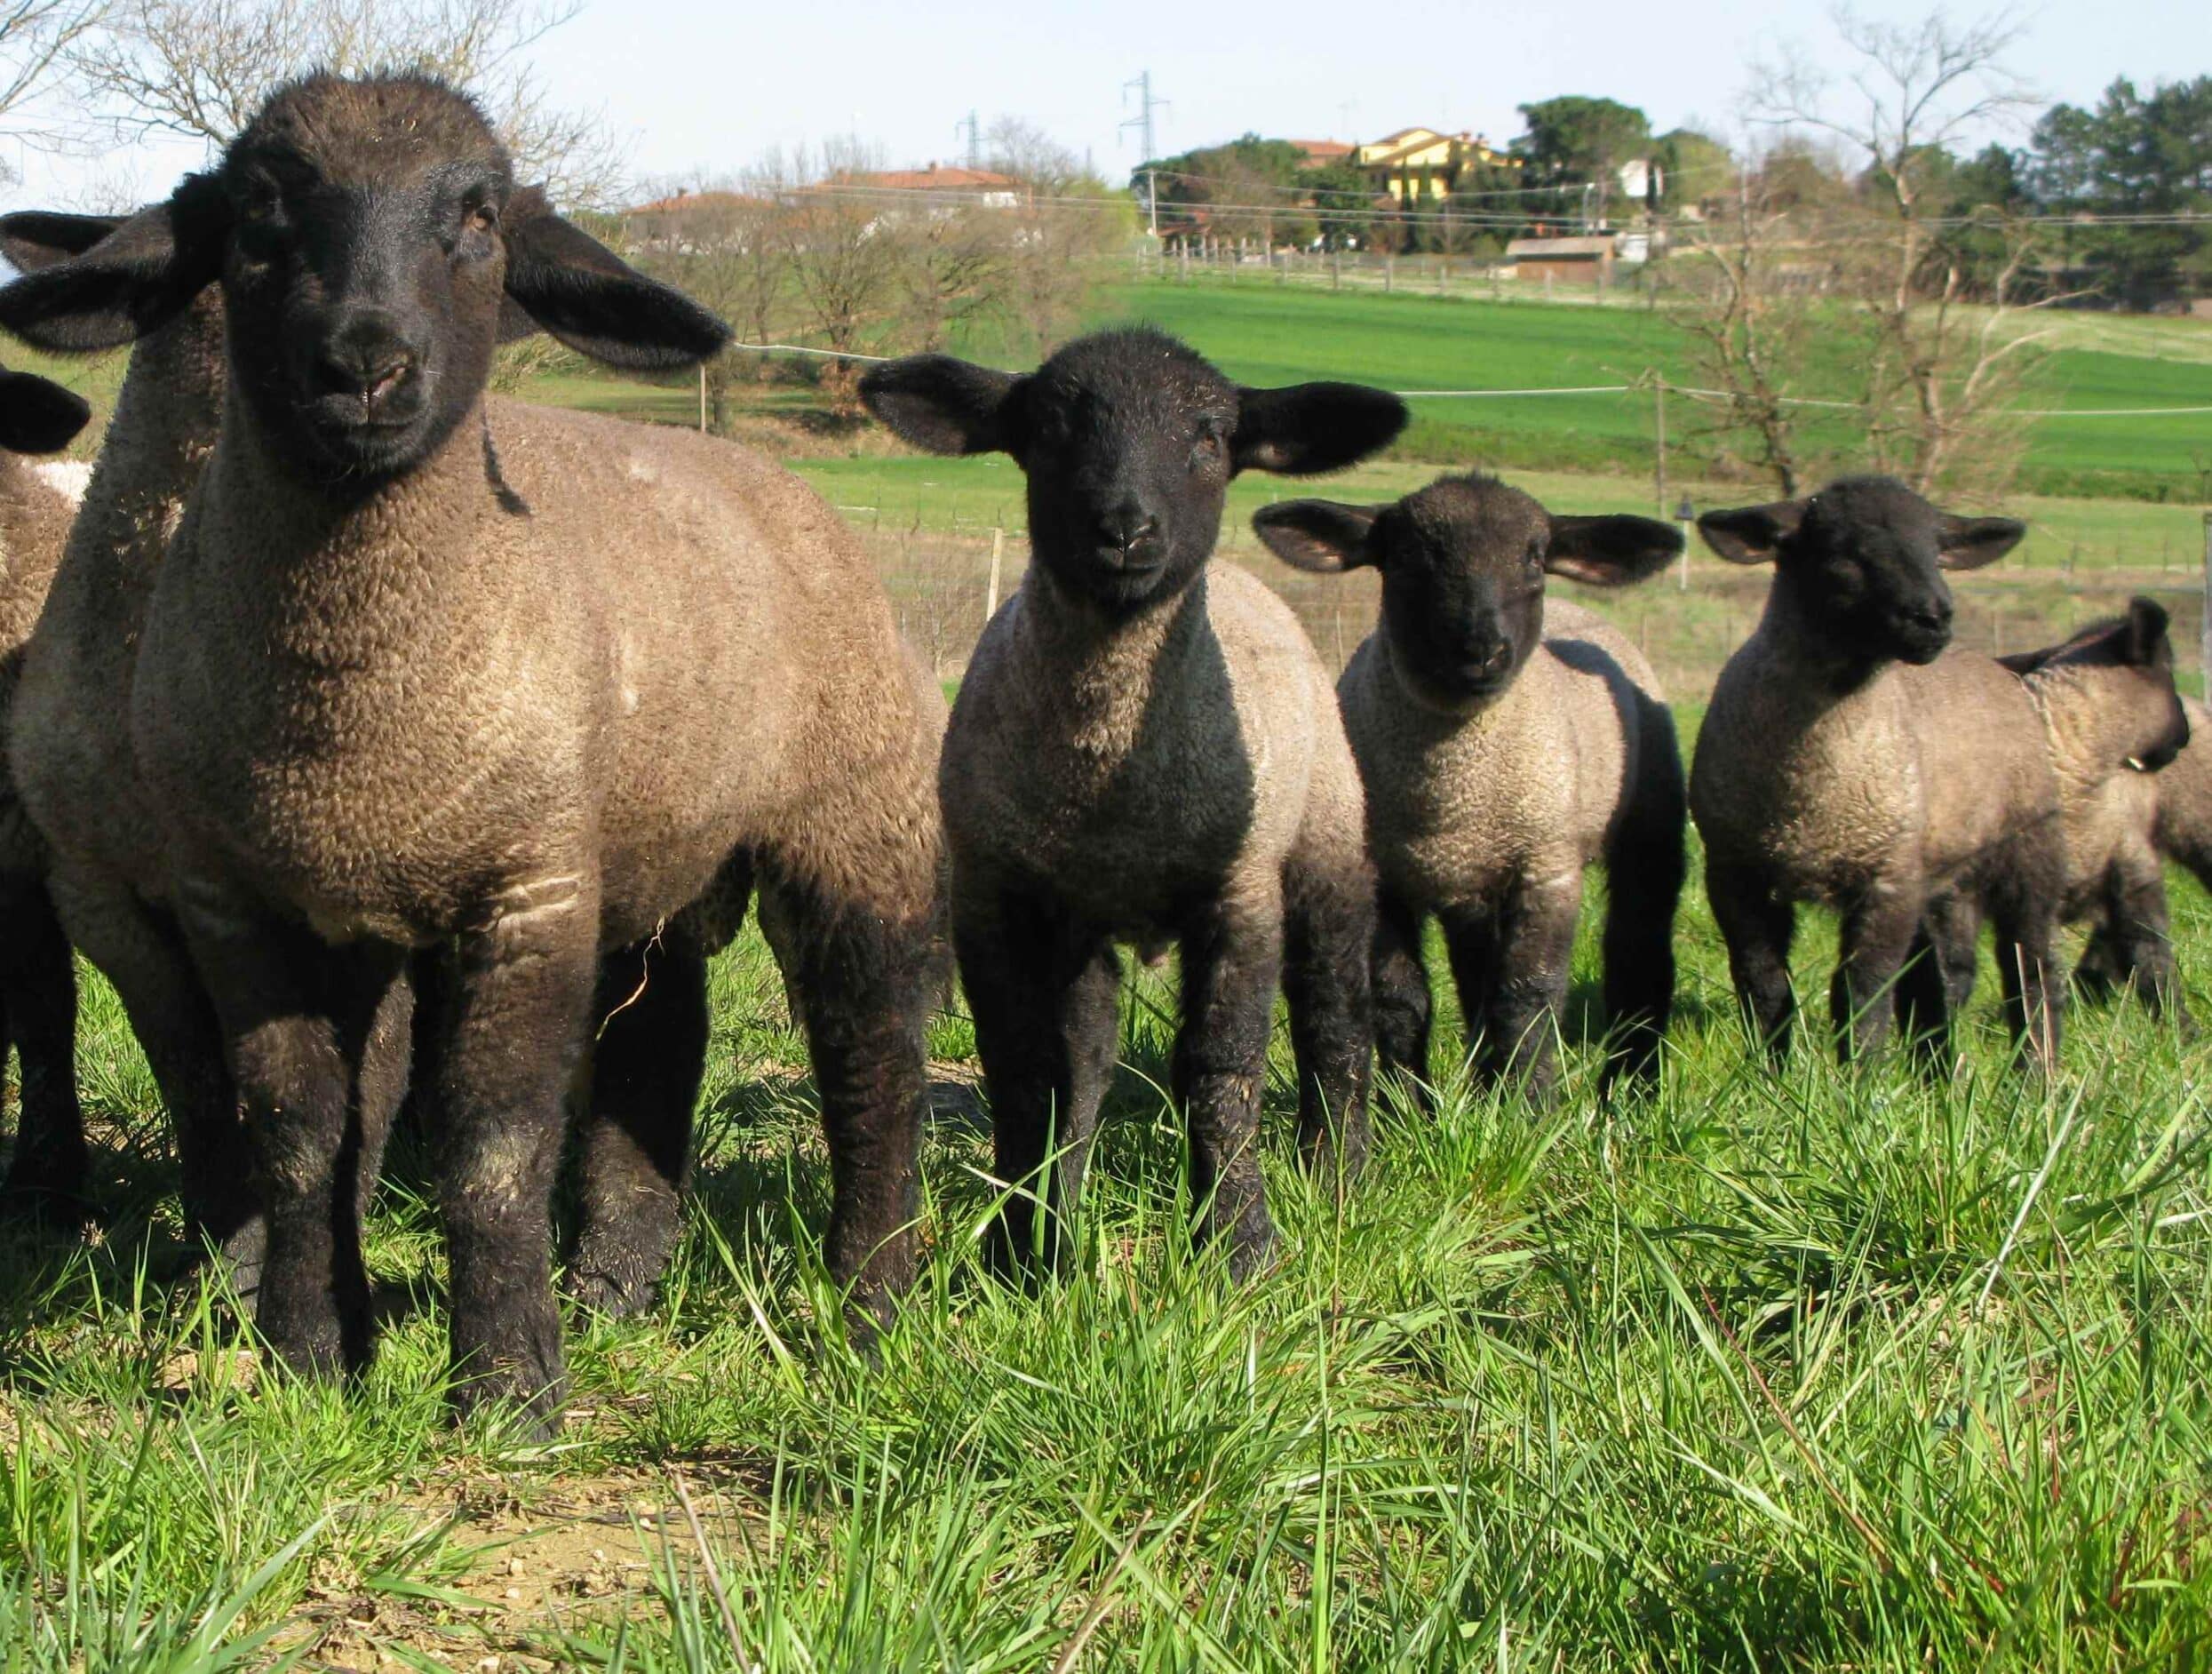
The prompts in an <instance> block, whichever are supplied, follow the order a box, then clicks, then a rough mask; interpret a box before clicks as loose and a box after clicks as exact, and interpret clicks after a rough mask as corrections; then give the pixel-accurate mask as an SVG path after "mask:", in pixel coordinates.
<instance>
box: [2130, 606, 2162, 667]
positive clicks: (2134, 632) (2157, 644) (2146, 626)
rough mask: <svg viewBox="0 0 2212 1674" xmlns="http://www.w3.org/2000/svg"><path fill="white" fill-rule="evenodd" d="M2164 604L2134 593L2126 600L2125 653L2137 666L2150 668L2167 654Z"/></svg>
mask: <svg viewBox="0 0 2212 1674" xmlns="http://www.w3.org/2000/svg"><path fill="white" fill-rule="evenodd" d="M2167 626H2168V618H2167V615H2166V607H2165V606H2164V605H2162V604H2160V602H2158V601H2157V600H2156V599H2145V598H2144V597H2142V596H2141V595H2139V594H2138V595H2137V596H2136V597H2135V598H2132V599H2130V600H2128V628H2127V637H2126V654H2127V658H2128V661H2129V662H2130V663H2133V664H2134V665H2135V666H2136V667H2137V668H2150V667H2153V666H2156V665H2158V664H2159V663H2160V662H2162V661H2164V660H2165V659H2166V658H2167V657H2168V655H2169V654H2170V653H2169V651H2168V646H2167V643H2166V629H2167Z"/></svg>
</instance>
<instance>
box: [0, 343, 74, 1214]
mask: <svg viewBox="0 0 2212 1674" xmlns="http://www.w3.org/2000/svg"><path fill="white" fill-rule="evenodd" d="M91 417H92V409H91V408H90V407H88V406H86V405H85V403H84V401H83V400H82V399H81V398H80V397H79V396H77V395H75V394H73V393H72V392H70V391H69V390H67V389H64V388H63V387H61V386H60V385H59V384H56V383H52V382H50V381H49V380H47V379H44V378H39V377H36V376H35V375H33V374H31V373H29V372H10V371H0V721H4V719H5V717H6V715H7V713H8V712H9V710H10V709H11V708H12V706H13V704H14V699H15V689H16V683H17V681H18V679H19V678H20V674H21V671H22V664H23V648H24V644H25V642H26V641H28V639H29V637H30V633H31V628H32V626H33V625H34V624H35V623H36V621H37V619H38V612H39V610H40V608H41V607H42V606H43V605H44V603H45V600H46V590H47V587H48V586H50V585H51V584H52V580H53V572H54V567H55V566H56V565H57V564H58V563H59V562H60V559H61V546H62V542H63V540H64V539H65V538H67V536H68V529H69V523H70V520H71V519H72V518H73V517H74V516H75V515H76V504H75V502H74V501H73V499H72V498H70V497H69V496H68V494H67V493H65V492H64V491H62V490H60V489H59V488H57V487H56V486H55V485H54V484H53V483H52V482H49V481H48V480H46V479H45V478H44V476H42V475H41V474H39V473H38V471H37V469H36V467H35V466H33V465H32V464H31V463H30V462H29V461H28V459H25V458H21V457H20V456H22V455H24V454H32V453H52V452H53V451H55V450H58V449H60V448H64V447H67V446H68V444H69V442H71V440H73V439H74V438H75V437H76V434H77V432H79V431H80V430H82V429H83V428H84V426H85V423H86V421H87V420H89V419H91ZM10 1045H12V1046H13V1047H14V1048H15V1050H16V1057H17V1062H18V1067H19V1070H20V1080H19V1086H20V1093H21V1096H20V1103H19V1107H18V1113H17V1115H18V1119H17V1122H16V1130H15V1152H14V1154H13V1155H12V1157H11V1158H10V1159H9V1160H8V1171H7V1174H6V1176H5V1177H4V1178H0V1205H4V1206H7V1207H9V1208H22V1209H27V1210H28V1211H30V1212H33V1213H44V1212H48V1211H52V1210H63V1209H68V1208H74V1207H75V1206H76V1204H77V1203H79V1202H80V1201H81V1200H82V1199H83V1196H84V1170H85V1159H84V1118H83V1116H82V1114H81V1113H80V1112H79V1110H78V1108H77V1098H76V1065H75V1061H74V1052H75V1048H76V969H75V967H74V965H73V964H72V962H71V960H70V957H69V940H68V936H67V935H66V934H64V933H63V930H62V929H61V925H60V921H59V920H58V919H57V918H56V917H55V914H54V907H53V902H52V898H51V897H49V896H48V894H47V892H46V849H45V842H44V840H43V839H42V838H41V837H40V836H39V834H38V831H37V828H36V826H34V825H32V824H31V822H30V820H29V817H28V816H27V815H26V814H25V812H24V810H23V805H22V801H21V798H20V796H19V795H18V794H17V793H16V790H15V778H14V773H13V769H12V764H11V762H10V761H9V759H8V755H7V753H6V748H5V735H4V732H0V1065H4V1063H5V1061H6V1058H7V1052H8V1048H9V1047H10Z"/></svg>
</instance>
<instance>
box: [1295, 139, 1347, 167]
mask: <svg viewBox="0 0 2212 1674" xmlns="http://www.w3.org/2000/svg"><path fill="white" fill-rule="evenodd" d="M1290 143H1291V144H1293V145H1294V146H1296V147H1298V166H1299V167H1300V168H1301V169H1326V168H1333V167H1334V166H1335V165H1336V164H1337V163H1341V162H1343V161H1344V160H1345V159H1346V158H1347V157H1349V156H1350V155H1352V153H1353V152H1354V151H1356V150H1357V149H1358V147H1357V146H1348V145H1346V144H1345V143H1344V142H1343V141H1342V140H1292V141H1291V142H1290Z"/></svg>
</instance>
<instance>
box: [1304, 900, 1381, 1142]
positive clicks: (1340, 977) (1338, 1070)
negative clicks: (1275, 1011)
mask: <svg viewBox="0 0 2212 1674" xmlns="http://www.w3.org/2000/svg"><path fill="white" fill-rule="evenodd" d="M1283 912H1284V935H1283V992H1284V996H1285V999H1286V1000H1288V1001H1289V1007H1290V1024H1291V1045H1292V1048H1293V1053H1294V1055H1295V1056H1296V1059H1297V1064H1298V1150H1299V1155H1300V1156H1301V1158H1302V1159H1303V1160H1304V1161H1305V1163H1306V1165H1307V1166H1308V1167H1309V1168H1325V1167H1328V1166H1330V1164H1331V1163H1332V1160H1333V1162H1334V1164H1335V1165H1336V1166H1337V1167H1338V1169H1339V1172H1340V1174H1341V1176H1342V1177H1344V1178H1347V1179H1349V1178H1351V1177H1352V1176H1356V1175H1357V1174H1358V1172H1359V1170H1360V1169H1361V1168H1363V1167H1364V1166H1365V1163H1366V1160H1367V1080H1368V1074H1369V1071H1370V1067H1371V1065H1372V1064H1373V1059H1374V1008H1373V998H1372V989H1371V983H1372V976H1371V975H1370V969H1369V960H1370V958H1371V957H1372V955H1373V945H1374V940H1375V885H1374V874H1373V872H1372V871H1371V870H1369V869H1368V868H1367V866H1366V865H1365V862H1364V860H1363V861H1361V862H1359V863H1358V864H1357V865H1351V866H1348V867H1346V868H1345V875H1342V876H1333V875H1330V873H1326V872H1325V871H1322V870H1321V869H1319V868H1317V867H1308V868H1301V869H1297V870H1294V871H1293V872H1292V873H1289V874H1288V875H1286V876H1285V881H1284V903H1283Z"/></svg>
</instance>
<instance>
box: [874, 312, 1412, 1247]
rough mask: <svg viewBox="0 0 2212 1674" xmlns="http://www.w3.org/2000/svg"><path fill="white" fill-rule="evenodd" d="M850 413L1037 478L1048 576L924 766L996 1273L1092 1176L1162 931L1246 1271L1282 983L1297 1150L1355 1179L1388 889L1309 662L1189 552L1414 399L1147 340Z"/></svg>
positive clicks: (1217, 1204) (929, 366) (911, 390)
mask: <svg viewBox="0 0 2212 1674" xmlns="http://www.w3.org/2000/svg"><path fill="white" fill-rule="evenodd" d="M861 393H862V395H863V399H864V400H865V401H866V402H867V403H868V406H869V409H870V411H872V412H873V413H874V414H875V415H876V416H877V417H878V418H879V419H882V420H883V421H884V422H885V423H886V424H887V425H888V426H890V427H891V428H892V430H894V431H895V432H896V433H897V434H899V435H900V436H902V437H903V438H904V439H905V440H906V441H908V442H912V443H913V444H914V445H916V446H918V447H921V448H925V449H927V450H929V451H931V452H935V453H947V454H959V453H980V452H987V451H994V450H995V451H999V452H1005V453H1008V454H1011V455H1012V456H1013V457H1014V459H1015V460H1016V461H1017V462H1019V463H1020V465H1021V466H1022V469H1023V471H1024V472H1025V473H1026V474H1027V477H1028V490H1029V520H1030V543H1031V547H1032V551H1033V554H1034V557H1033V560H1032V562H1031V563H1030V569H1029V573H1028V575H1027V576H1026V578H1024V579H1023V581H1022V586H1021V587H1020V588H1019V589H1018V590H1017V591H1016V592H1015V594H1014V596H1013V597H1012V598H1011V599H1009V600H1008V601H1007V603H1006V604H1005V605H1004V606H1003V607H1002V608H1001V609H1000V610H999V613H998V615H997V616H996V617H994V618H992V620H991V624H990V626H989V627H988V628H987V629H986V630H985V632H984V634H983V641H982V642H981V643H980V644H979V645H978V646H977V648H976V650H975V658H974V659H973V661H971V663H970V664H969V666H968V671H967V678H966V680H965V682H963V684H962V685H961V687H960V690H959V696H958V697H957V698H956V699H955V701H954V704H953V709H952V721H951V728H950V729H949V731H948V733H947V735H946V738H945V747H944V763H943V772H942V774H941V776H940V785H941V787H942V791H943V809H944V816H945V822H946V831H947V836H948V839H949V841H950V842H951V848H952V857H953V913H952V928H953V945H954V950H955V953H956V954H957V956H958V959H959V969H960V976H961V980H962V983H963V984H964V985H965V988H966V991H967V1000H968V1004H969V1007H970V1008H971V1009H972V1011H973V1013H974V1015H975V1032H976V1042H977V1046H978V1048H979V1050H980V1052H981V1055H982V1057H983V1072H984V1077H985V1080H986V1082H987V1085H988V1090H989V1094H990V1097H991V1114H992V1120H993V1124H994V1128H995V1130H996V1136H997V1160H998V1167H999V1176H1000V1178H1001V1179H1002V1180H1003V1181H1005V1182H1006V1183H1007V1185H1008V1186H1009V1187H1010V1188H1012V1189H1013V1193H1014V1194H1013V1196H1012V1197H1011V1198H1010V1199H1009V1200H1008V1204H1007V1213H1006V1215H1005V1216H1004V1217H1003V1219H1002V1221H1001V1224H1000V1226H999V1239H1000V1242H999V1255H1000V1258H1001V1259H1002V1260H1005V1261H1007V1262H1018V1261H1020V1260H1022V1259H1023V1258H1024V1257H1026V1256H1027V1255H1030V1253H1031V1252H1032V1251H1034V1250H1038V1249H1041V1248H1045V1247H1046V1244H1047V1242H1048V1241H1051V1240H1048V1239H1047V1237H1046V1232H1048V1231H1049V1226H1050V1224H1049V1223H1041V1224H1040V1222H1039V1221H1038V1216H1037V1214H1036V1209H1037V1206H1038V1201H1039V1200H1042V1201H1044V1202H1045V1203H1046V1206H1047V1207H1048V1208H1049V1207H1051V1206H1054V1205H1057V1204H1063V1203H1065V1202H1067V1201H1070V1200H1072V1196H1073V1194H1074V1192H1076V1190H1077V1188H1078V1185H1079V1184H1080V1181H1081V1177H1082V1172H1083V1168H1084V1163H1085V1160H1086V1154H1087V1151H1088V1148H1089V1144H1090V1140H1091V1136H1092V1130H1093V1127H1094V1122H1095V1120H1096V1116H1097V1112H1098V1107H1099V1102H1100V1099H1101V1097H1102V1095H1103V1094H1104V1092H1105V1090H1106V1087H1107V1083H1108V1081H1109V1080H1110V1077H1111V1076H1112V1073H1113V1070H1114V1064H1115V1062H1116V1059H1117V1056H1118V1055H1117V1049H1116V1048H1117V1041H1118V1034H1117V1020H1116V1015H1115V1014H1116V1002H1117V999H1118V977H1119V969H1120V968H1119V962H1118V955H1117V953H1116V952H1115V943H1116V942H1117V941H1118V940H1126V941H1135V942H1139V943H1142V944H1146V945H1161V944H1164V943H1166V942H1168V941H1174V942H1177V943H1179V944H1180V945H1181V949H1182V1028H1181V1031H1180V1032H1179V1034H1178V1036H1177V1039H1176V1043H1175V1049H1174V1073H1173V1080H1174V1096H1175V1098H1176V1100H1177V1102H1178V1104H1180V1105H1181V1107H1182V1110H1183V1112H1184V1113H1185V1119H1186V1120H1187V1123H1188V1127H1189V1133H1190V1176H1191V1185H1192V1189H1193V1192H1194V1195H1195V1196H1196V1197H1197V1199H1198V1202H1199V1204H1200V1205H1201V1208H1202V1218H1201V1220H1200V1223H1199V1225H1198V1232H1199V1233H1200V1234H1201V1235H1202V1236H1218V1237H1219V1238H1220V1239H1221V1240H1223V1241H1224V1242H1225V1243H1226V1245H1227V1248H1228V1253H1229V1267H1230V1270H1231V1271H1232V1272H1234V1273H1235V1274H1237V1275H1238V1276H1244V1275H1247V1274H1249V1273H1251V1272H1253V1271H1254V1270H1255V1269H1257V1268H1258V1267H1259V1266H1260V1265H1261V1263H1264V1261H1265V1260H1266V1259H1267V1256H1268V1254H1269V1249H1270V1248H1271V1245H1272V1240H1273V1237H1274V1229H1273V1224H1272V1223H1271V1221H1270V1219H1269V1214H1268V1208H1267V1201H1266V1198H1265V1194H1264V1190H1263V1187H1262V1185H1261V1176H1260V1165H1259V1157H1258V1153H1257V1138H1258V1127H1259V1115H1260V1103H1261V1088H1262V1085H1263V1082H1264V1080H1265V1076H1266V1071H1267V1045H1268V1035H1269V1022H1270V1016H1271V1013H1272V1008H1273V1005H1274V999H1275V994H1276V991H1277V986H1278V985H1279V986H1281V987H1282V988H1283V989H1284V990H1285V992H1286V993H1287V996H1288V999H1289V1002H1290V1010H1291V1016H1292V1035H1293V1047H1294V1048H1295V1054H1296V1058H1297V1065H1298V1079H1299V1093H1300V1099H1299V1136H1300V1143H1301V1148H1302V1150H1303V1152H1304V1154H1305V1155H1306V1157H1307V1158H1308V1159H1309V1160H1316V1161H1317V1160H1320V1159H1321V1158H1323V1157H1325V1156H1327V1155H1330V1154H1331V1146H1332V1142H1333V1145H1334V1148H1335V1149H1334V1153H1333V1154H1334V1155H1335V1157H1336V1159H1337V1160H1339V1161H1340V1162H1341V1164H1342V1165H1343V1166H1345V1167H1346V1168H1352V1167H1356V1166H1357V1161H1358V1160H1359V1158H1360V1156H1361V1154H1362V1152H1363V1151H1364V1148H1365V1122H1366V1091H1367V1078H1368V1072H1369V1063H1370V1058H1371V1056H1372V1024H1371V1020H1370V1016H1369V1008H1368V975H1367V945H1368V941H1369V937H1370V936H1371V934H1372V925H1373V889H1374V884H1373V871H1372V868H1371V867H1370V865H1369V863H1368V860H1367V856H1366V851H1365V837H1364V832H1363V816H1362V812H1361V799H1360V790H1359V774H1358V769H1357V767H1356V766H1355V765H1354V763H1353V761H1352V756H1351V751H1350V748H1349V745H1347V744H1346V743H1345V739H1344V732H1343V727H1342V725H1341V721H1339V719H1338V716H1337V711H1336V705H1335V701H1334V698H1333V695H1332V694H1331V692H1330V690H1329V682H1328V678H1327V675H1326V674H1325V672H1324V671H1323V669H1322V666H1321V663H1320V659H1319V658H1317V656H1316V655H1315V653H1314V650H1313V648H1312V647H1311V645H1310V644H1309V642H1307V639H1306V636H1305V634H1304V633H1303V631H1302V630H1301V628H1300V627H1299V626H1298V622H1297V619H1296V618H1294V617H1293V615H1292V614H1291V612H1290V610H1289V609H1288V608H1287V607H1286V606H1285V605H1284V604H1283V603H1282V602H1281V601H1280V600H1278V599H1277V597H1276V596H1275V595H1274V594H1272V593H1270V592H1269V590H1268V589H1267V588H1266V587H1265V586H1263V585H1261V583H1260V582H1259V581H1258V580H1257V579H1255V578H1253V577H1252V576H1250V575H1248V574H1246V573H1245V572H1244V571H1242V570H1237V569H1234V568H1232V567H1229V566H1211V567H1210V566H1209V565H1208V564H1207V562H1206V561H1207V559H1208V558H1209V557H1210V556H1211V555H1212V554H1213V547H1214V543H1215V541H1216V539H1217V538H1218V537H1219V534H1220V530H1221V508H1222V505H1223V501H1224V498H1225V496H1226V494H1227V490H1228V487H1229V480H1230V478H1232V477H1233V476H1235V475H1236V474H1237V473H1238V472H1240V471H1245V470H1267V471H1281V472H1293V473H1300V472H1315V471H1325V470H1331V469H1334V468H1336V467H1338V466H1345V465H1349V464H1351V463H1352V462H1353V461H1355V460H1357V459H1359V458H1363V457H1365V455H1367V454H1369V453H1371V452H1373V451H1374V450H1376V449H1378V448H1380V447H1381V446H1382V445H1383V444H1385V443H1386V442H1388V441H1389V440H1390V439H1391V437H1393V436H1394V435H1396V434H1397V432H1398V430H1399V429H1400V428H1401V427H1402V426H1403V425H1404V421H1405V409H1404V405H1403V403H1400V402H1398V401H1397V400H1396V398H1395V397H1393V396H1390V395H1384V394H1382V393H1381V392H1380V391H1376V390H1370V389H1364V388H1360V387H1354V386H1349V385H1341V384H1311V385H1300V386H1296V387H1290V388H1285V389H1251V388H1243V387H1238V386H1237V385H1236V384H1234V383H1232V382H1231V381H1230V380H1229V379H1227V378H1225V377H1224V376H1222V375H1221V373H1220V372H1219V371H1216V370H1215V369H1214V368H1213V366H1211V365H1209V364H1208V363H1206V362H1205V360H1204V359H1202V358H1201V357H1200V356H1199V355H1197V354H1196V353H1195V352H1193V351H1192V350H1191V349H1190V348H1189V347H1186V346H1184V345H1183V344H1182V343H1180V342H1177V341H1176V340H1174V339H1172V338H1169V337H1166V336H1165V335H1163V334H1161V333H1159V332H1158V331H1149V330H1123V331H1103V332H1099V333H1095V334H1094V335H1091V336H1088V337H1085V338H1081V339H1078V340H1076V341H1075V342H1073V343H1070V344H1069V345H1068V346H1067V347H1064V348H1062V349H1061V350H1060V351H1059V352H1058V353H1056V354H1054V355H1053V356H1052V357H1051V358H1050V359H1049V360H1047V361H1046V363H1044V365H1043V366H1041V367H1039V368H1038V370H1037V371H1035V372H1032V373H1029V374H1026V375H1019V376H1017V375H1015V374H1014V373H1010V372H998V371H986V370H984V369H983V368H982V367H978V366H973V365H969V364H967V363H964V362H960V361H956V360H952V359H950V358H947V357H945V356H943V355H919V356H916V357H913V358H911V359H907V360H903V361H897V362H894V363H891V364H889V365H887V366H881V367H878V368H876V369H874V370H873V371H871V372H870V373H869V374H868V375H867V377H866V378H865V379H863V380H862V384H861ZM1054 1156H1056V1159H1057V1160H1056V1164H1055V1166H1054V1168H1053V1169H1052V1170H1051V1173H1050V1176H1049V1177H1045V1178H1040V1177H1039V1175H1040V1170H1043V1169H1044V1168H1045V1166H1046V1162H1047V1160H1048V1157H1054Z"/></svg>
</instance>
